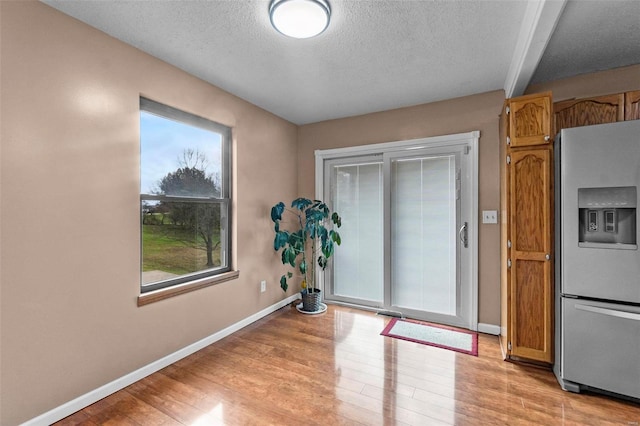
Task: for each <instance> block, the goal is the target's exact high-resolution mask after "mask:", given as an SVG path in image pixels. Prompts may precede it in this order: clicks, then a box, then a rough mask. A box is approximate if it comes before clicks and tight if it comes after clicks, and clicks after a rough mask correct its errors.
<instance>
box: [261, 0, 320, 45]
mask: <svg viewBox="0 0 640 426" xmlns="http://www.w3.org/2000/svg"><path fill="white" fill-rule="evenodd" d="M269 16H270V17H271V25H273V27H274V28H275V29H276V30H278V31H279V32H281V33H282V34H284V35H286V36H289V37H294V38H309V37H314V36H317V35H318V34H320V33H321V32H323V31H324V30H325V29H326V28H327V27H328V26H329V18H330V17H331V9H330V8H329V3H327V2H326V1H325V0H273V1H272V2H271V5H270V6H269Z"/></svg>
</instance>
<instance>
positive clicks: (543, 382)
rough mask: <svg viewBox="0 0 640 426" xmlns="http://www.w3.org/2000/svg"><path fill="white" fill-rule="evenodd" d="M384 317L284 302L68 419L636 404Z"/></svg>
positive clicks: (632, 423) (198, 419)
mask: <svg viewBox="0 0 640 426" xmlns="http://www.w3.org/2000/svg"><path fill="white" fill-rule="evenodd" d="M388 321H389V318H388V317H383V316H376V315H375V314H373V313H370V312H365V311H360V310H356V309H350V308H344V307H339V306H333V305H330V306H329V309H328V311H327V312H326V313H324V314H322V315H318V316H309V315H302V314H300V313H298V312H297V311H296V310H295V309H294V308H292V307H289V306H287V307H285V308H283V309H281V310H279V311H277V312H275V313H273V314H271V315H269V316H267V317H265V318H263V319H262V320H260V321H257V322H255V323H253V324H252V325H250V326H248V327H246V328H244V329H242V330H241V331H239V332H237V333H235V334H233V335H232V336H229V337H227V338H225V339H223V340H221V341H219V342H217V343H215V344H213V345H211V346H208V347H207V348H205V349H203V350H201V351H199V352H197V353H195V354H193V355H191V356H189V357H187V358H184V359H182V360H181V361H179V362H177V363H175V364H173V365H171V366H169V367H167V368H164V369H162V370H160V371H159V372H157V373H155V374H152V375H151V376H149V377H147V378H145V379H143V380H141V381H139V382H137V383H135V384H133V385H131V386H129V387H127V388H125V389H123V390H121V391H119V392H117V393H115V394H113V395H111V396H109V397H107V398H105V399H103V400H102V401H99V402H97V403H95V404H93V405H91V406H89V407H87V408H85V409H84V410H82V411H79V412H78V413H76V414H74V415H72V416H70V417H68V418H66V419H64V420H62V421H61V422H59V423H58V424H60V425H80V424H83V425H96V424H99V425H103V424H113V425H190V426H200V425H218V424H225V425H302V424H304V425H339V424H354V425H359V424H363V425H454V424H455V425H625V426H638V424H639V423H640V405H638V404H635V403H631V402H626V401H622V400H618V399H613V398H610V397H604V396H600V395H595V394H572V393H568V392H564V391H562V390H561V389H560V387H559V386H558V384H557V382H556V380H555V377H554V376H553V374H552V373H551V371H549V370H545V369H540V368H535V367H529V366H522V365H518V364H513V363H509V362H505V361H502V359H501V356H500V348H499V345H498V339H497V337H495V336H490V335H483V334H481V335H480V337H479V356H478V357H474V356H470V355H465V354H460V353H455V352H452V351H448V350H445V349H439V348H434V347H429V346H425V345H419V344H417V343H412V342H406V341H402V340H397V339H393V338H390V337H383V336H380V332H381V331H382V329H383V328H384V326H385V324H386V323H387V322H388Z"/></svg>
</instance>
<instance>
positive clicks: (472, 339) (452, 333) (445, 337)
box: [380, 318, 478, 356]
mask: <svg viewBox="0 0 640 426" xmlns="http://www.w3.org/2000/svg"><path fill="white" fill-rule="evenodd" d="M380 334H381V335H383V336H389V337H395V338H396V339H402V340H408V341H410V342H416V343H420V344H423V345H429V346H435V347H438V348H443V349H449V350H451V351H456V352H461V353H463V354H469V355H473V356H478V333H475V332H473V331H469V330H463V329H460V328H454V327H447V326H444V325H436V324H429V323H422V322H417V321H410V320H403V319H399V318H392V319H391V321H389V324H387V326H386V327H385V329H384V330H382V333H380Z"/></svg>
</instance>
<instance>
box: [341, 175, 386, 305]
mask: <svg viewBox="0 0 640 426" xmlns="http://www.w3.org/2000/svg"><path fill="white" fill-rule="evenodd" d="M332 174H333V180H334V182H335V187H334V192H333V194H332V196H333V205H334V209H335V211H337V212H338V213H339V214H340V216H342V227H341V228H340V235H341V236H342V244H341V246H340V248H339V249H337V250H336V255H335V257H334V263H333V268H334V269H333V284H334V287H333V294H334V295H336V296H343V297H352V298H357V299H364V300H369V301H378V302H382V301H383V296H384V292H383V289H384V287H383V280H384V275H383V266H384V265H383V222H382V215H383V205H382V203H383V192H382V191H383V180H382V179H383V175H382V163H372V164H354V165H336V166H334V167H333V170H332Z"/></svg>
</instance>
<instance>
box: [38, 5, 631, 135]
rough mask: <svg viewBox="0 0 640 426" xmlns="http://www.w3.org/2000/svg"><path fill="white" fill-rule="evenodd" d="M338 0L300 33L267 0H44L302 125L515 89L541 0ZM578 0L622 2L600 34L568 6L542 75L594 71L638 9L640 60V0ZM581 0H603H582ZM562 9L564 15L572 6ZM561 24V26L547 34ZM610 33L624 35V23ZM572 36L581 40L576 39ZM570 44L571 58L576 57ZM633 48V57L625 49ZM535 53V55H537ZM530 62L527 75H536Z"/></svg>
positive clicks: (584, 13)
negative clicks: (279, 21) (315, 30)
mask: <svg viewBox="0 0 640 426" xmlns="http://www.w3.org/2000/svg"><path fill="white" fill-rule="evenodd" d="M329 1H330V4H331V8H332V19H331V23H330V26H329V28H328V29H327V30H326V31H325V32H324V33H322V34H321V35H320V36H318V37H315V38H311V39H306V40H295V39H290V38H288V37H285V36H283V35H281V34H280V33H278V32H276V31H275V30H274V29H273V28H272V27H271V25H270V22H269V17H268V13H267V11H268V8H269V1H268V0H217V1H216V0H209V1H137V0H119V1H89V0H74V1H70V0H44V2H45V3H47V4H49V5H51V6H53V7H55V8H57V9H59V10H61V11H62V12H64V13H67V14H69V15H71V16H73V17H75V18H77V19H79V20H81V21H84V22H86V23H88V24H89V25H92V26H94V27H96V28H98V29H100V30H102V31H104V32H106V33H107V34H110V35H112V36H113V37H116V38H118V39H120V40H122V41H124V42H126V43H128V44H130V45H133V46H135V47H137V48H139V49H141V50H143V51H145V52H147V53H149V54H151V55H153V56H155V57H157V58H160V59H162V60H164V61H166V62H168V63H171V64H173V65H175V66H177V67H179V68H181V69H183V70H185V71H187V72H189V73H190V74H193V75H195V76H197V77H199V78H201V79H203V80H206V81H209V82H211V83H212V84H214V85H216V86H218V87H220V88H222V89H224V90H226V91H228V92H230V93H233V94H234V95H236V96H239V97H241V98H243V99H246V100H247V101H249V102H251V103H253V104H255V105H258V106H260V107H262V108H264V109H266V110H268V111H271V112H272V113H274V114H276V115H278V116H280V117H283V118H285V119H287V120H289V121H291V122H293V123H296V124H305V123H312V122H318V121H323V120H327V119H332V118H340V117H346V116H353V115H359V114H364V113H369V112H374V111H382V110H388V109H393V108H398V107H403V106H410V105H416V104H422V103H427V102H433V101H438V100H443V99H450V98H455V97H459V96H466V95H470V94H475V93H482V92H486V91H490V90H497V89H502V88H505V87H506V83H505V81H506V80H507V75H508V73H509V72H510V70H511V73H512V74H513V69H514V63H516V62H517V59H518V54H519V53H518V49H519V47H517V46H519V45H518V40H519V39H520V40H526V36H527V34H528V32H527V28H526V26H527V25H529V22H530V21H528V20H527V16H528V15H527V11H528V9H527V8H528V7H529V8H530V7H531V4H529V5H528V3H527V2H524V1H514V0H496V1H491V0H484V1H478V0H455V1H454V0H422V1H418V0H416V1H412V0H329ZM554 1H557V0H547V2H548V3H550V2H554ZM541 3H544V2H541ZM569 3H571V1H570V2H569ZM576 3H578V2H576ZM579 3H580V4H579V5H578V4H576V5H571V4H569V5H568V6H567V7H566V8H565V10H566V11H568V12H569V11H572V13H573V14H575V15H576V16H577V18H578V19H580V20H589V19H592V17H591V16H590V14H593V13H596V12H597V13H600V12H601V10H600V9H603V7H602V4H605V3H606V4H607V7H605V8H604V9H616V8H617V9H620V10H619V12H620V13H608V14H607V17H606V18H605V19H600V21H599V22H598V25H599V26H598V31H594V30H593V28H591V29H589V31H590V34H589V35H590V36H591V37H592V38H594V39H595V41H594V43H591V44H588V43H585V42H584V41H585V38H584V32H586V31H587V29H583V28H582V27H581V26H580V25H579V22H578V25H576V23H575V22H574V21H575V19H576V18H572V17H570V16H569V17H565V16H562V17H561V18H560V21H561V22H564V23H563V27H558V30H557V31H556V33H558V34H564V33H561V31H564V26H566V27H567V28H569V30H568V35H567V34H564V35H562V36H561V37H555V36H554V38H552V42H553V43H551V44H550V46H549V47H550V49H551V47H554V46H555V47H554V49H553V50H549V52H551V53H553V56H552V55H551V53H549V54H547V53H545V54H544V56H543V59H542V63H541V69H542V65H544V67H545V68H544V69H543V71H540V72H538V73H537V74H536V77H535V78H536V79H537V81H545V80H549V79H554V78H555V77H556V76H557V75H560V74H556V66H557V65H556V64H558V63H562V64H565V65H569V66H566V67H564V68H563V72H564V73H568V74H569V75H571V74H576V73H580V72H586V71H590V69H586V71H585V68H589V67H596V69H602V67H603V65H602V64H599V63H598V58H599V55H600V54H601V53H600V51H597V52H598V53H592V52H594V50H593V49H594V45H598V44H599V41H598V40H600V37H601V36H602V33H603V31H604V32H606V31H613V30H614V29H615V28H617V27H615V26H616V25H617V21H610V20H618V19H623V20H625V22H626V23H627V24H625V29H626V30H627V31H628V30H629V28H628V27H629V26H630V25H631V26H632V27H633V22H631V21H632V19H629V17H628V16H627V15H626V13H628V10H629V9H630V10H631V11H632V12H633V13H635V18H636V22H635V26H636V31H635V35H633V36H629V38H630V39H632V40H636V43H635V46H632V47H626V48H625V49H627V50H626V51H624V50H618V52H620V53H619V54H620V55H625V58H626V57H627V56H631V57H632V59H631V62H629V60H627V61H622V62H626V63H622V65H626V64H627V63H640V59H639V58H638V55H637V52H638V46H640V43H639V42H637V37H638V33H639V31H638V29H637V26H638V16H639V15H638V13H637V12H638V11H637V6H638V5H639V4H640V1H635V0H629V1H624V2H618V1H613V2H611V1H600V2H587V1H584V0H582V1H580V2H579ZM583 3H597V4H596V5H587V6H585V7H584V8H583V5H582V4H583ZM556 4H558V3H556ZM559 4H560V5H562V4H563V2H562V1H561V2H559ZM557 9H558V16H559V13H560V12H561V11H562V6H559V7H557ZM583 9H584V10H583ZM625 10H626V11H627V12H624V11H625ZM568 12H567V13H568ZM618 15H621V16H618ZM555 18H556V19H557V16H556V17H555ZM553 23H555V20H554V22H553ZM523 26H524V27H525V28H524V29H525V31H522V29H523V28H522V27H523ZM552 29H553V25H551V28H550V29H549V32H548V35H549V36H551V31H552ZM522 34H525V37H524V38H523V35H522ZM611 37H613V38H614V39H616V40H617V41H618V42H620V40H619V37H620V35H619V34H614V35H612V36H611ZM603 39H607V40H608V38H603ZM567 40H568V42H570V43H573V44H571V45H567ZM547 41H548V38H545V37H544V34H543V37H542V40H541V41H538V43H542V45H543V46H542V49H541V51H542V50H544V46H545V45H546V43H547ZM625 44H626V42H625ZM587 49H588V51H586V50H587ZM621 49H622V47H621ZM525 50H526V49H525ZM567 51H568V52H570V53H571V54H572V55H573V56H572V59H566V52H567ZM605 51H606V52H608V50H605ZM625 52H626V53H625ZM629 52H631V53H634V52H635V53H634V54H635V56H633V55H627V53H629ZM585 56H586V57H589V58H591V61H586V62H585V63H584V64H582V63H580V62H578V60H577V58H583V57H585ZM558 57H559V58H560V59H558ZM528 60H529V62H531V61H534V65H535V64H537V61H538V60H539V57H537V56H535V55H534V56H533V58H528ZM577 63H580V64H581V66H583V67H584V68H582V69H579V70H577V71H576V70H575V68H571V67H570V65H572V64H577ZM617 63H618V64H619V63H620V61H618V62H617ZM605 67H606V68H612V67H610V66H606V65H605ZM534 69H535V67H534ZM516 70H519V68H517V67H516ZM581 70H582V71H581ZM532 73H533V70H532V71H531V73H530V74H529V75H524V77H521V79H522V78H524V79H525V80H526V81H529V79H530V78H531V74H532ZM516 74H518V73H517V72H516ZM562 76H564V75H562ZM526 81H525V83H526Z"/></svg>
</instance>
